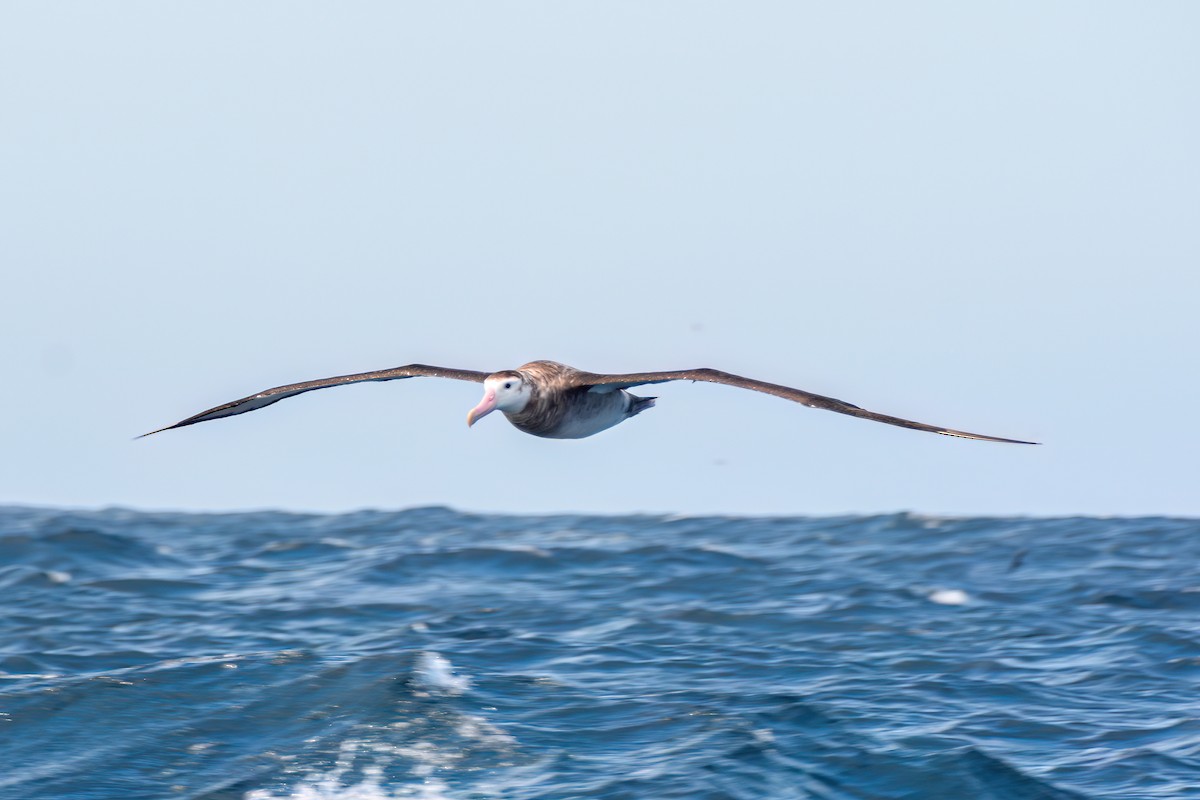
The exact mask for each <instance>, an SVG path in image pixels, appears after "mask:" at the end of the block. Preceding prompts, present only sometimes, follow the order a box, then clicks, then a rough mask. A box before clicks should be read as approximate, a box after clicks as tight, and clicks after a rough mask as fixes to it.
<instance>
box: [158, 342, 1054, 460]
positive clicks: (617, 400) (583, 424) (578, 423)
mask: <svg viewBox="0 0 1200 800" xmlns="http://www.w3.org/2000/svg"><path fill="white" fill-rule="evenodd" d="M405 378H450V379H453V380H458V381H471V382H473V383H482V384H483V399H482V400H480V401H479V405H477V406H475V407H474V408H472V409H471V410H470V411H469V412H468V413H467V425H468V426H471V425H474V424H475V423H476V422H478V421H479V420H481V419H483V418H484V417H486V416H487V415H488V414H491V413H492V412H493V411H499V412H501V413H502V414H504V416H505V417H507V418H508V421H509V422H511V423H512V424H513V427H515V428H516V429H517V430H520V431H524V432H525V433H530V434H533V435H534V436H542V437H545V438H548V439H582V438H584V437H586V436H591V435H593V434H596V433H599V432H600V431H603V430H607V429H609V428H611V427H613V426H614V425H616V424H618V423H620V422H624V421H625V420H627V419H629V418H631V417H635V416H637V415H638V414H640V413H641V412H643V411H645V410H646V409H648V408H651V407H653V406H654V401H655V400H656V399H657V398H654V397H638V396H637V395H634V394H631V393H630V392H629V391H627V390H628V389H631V388H633V387H635V386H645V385H648V384H655V383H666V382H668V381H693V382H695V381H704V382H706V383H720V384H724V385H726V386H736V387H738V388H739V389H750V390H751V391H755V392H763V393H765V394H770V395H774V396H775V397H782V398H783V399H784V400H791V401H792V402H794V403H800V404H801V405H805V406H808V407H810V408H823V409H825V410H827V411H836V412H837V413H839V414H849V415H850V416H852V417H859V418H861V419H869V420H872V421H874V422H883V423H885V424H888V425H898V426H900V427H901V428H911V429H913V430H918V431H928V432H930V433H940V434H942V435H944V436H958V437H960V438H963V439H981V440H983V441H988V442H1007V443H1009V444H1037V442H1026V441H1022V440H1020V439H1004V438H1001V437H999V436H985V435H983V434H981V433H968V432H966V431H958V430H954V429H953V428H942V427H938V426H937V425H927V424H925V423H924V422H913V421H912V420H909V419H901V418H900V417H892V416H888V415H887V414H878V413H876V412H874V411H867V410H866V409H864V408H859V407H858V406H856V405H853V404H851V403H847V402H845V401H843V400H835V399H834V398H832V397H825V396H823V395H819V394H813V393H812V392H806V391H804V390H802V389H793V388H791V387H790V386H781V385H779V384H775V383H767V382H766V381H760V380H755V379H753V378H743V377H741V376H740V375H733V374H731V373H728V372H721V371H720V370H716V369H707V368H704V369H684V370H675V371H668V372H629V373H623V374H618V375H607V374H602V373H598V372H584V371H583V370H578V369H575V368H574V367H568V366H567V365H565V364H559V363H557V362H555V361H531V362H529V363H528V364H525V365H524V366H522V367H520V368H518V369H511V370H501V371H500V372H490V373H489V372H476V371H474V370H467V369H449V368H447V367H431V366H428V365H426V364H409V365H408V366H406V367H395V368H393V369H381V370H376V371H374V372H359V373H355V374H353V375H338V376H336V377H333V378H321V379H319V380H315V381H304V382H303V383H290V384H288V385H286V386H276V387H275V388H273V389H266V390H265V391H261V392H258V393H257V394H252V395H250V396H249V397H243V398H242V399H240V400H234V401H232V402H229V403H223V404H221V405H219V406H216V407H215V408H210V409H208V410H207V411H202V412H200V413H199V414H196V415H195V416H191V417H188V418H187V419H185V420H181V421H179V422H176V423H175V424H174V425H168V426H166V427H165V428H159V429H158V430H155V431H150V433H144V434H142V436H139V437H137V438H139V439H140V438H143V437H145V436H150V435H152V434H155V433H161V432H162V431H168V430H171V429H173V428H182V427H184V426H185V425H195V424H196V423H197V422H208V421H209V420H213V419H221V418H222V417H232V416H234V415H236V414H245V413H246V412H247V411H256V410H258V409H260V408H265V407H266V406H269V405H271V404H272V403H278V402H279V401H280V400H283V399H284V398H287V397H294V396H295V395H298V394H303V393H304V392H311V391H313V390H314V389H327V388H329V387H330V386H345V385H346V384H350V383H363V382H366V381H396V380H403V379H405Z"/></svg>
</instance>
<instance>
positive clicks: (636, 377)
mask: <svg viewBox="0 0 1200 800" xmlns="http://www.w3.org/2000/svg"><path fill="white" fill-rule="evenodd" d="M573 377H574V379H575V380H576V381H577V382H579V383H581V384H583V385H586V386H592V387H596V388H595V389H593V391H596V390H600V391H603V390H604V389H611V390H616V389H628V388H629V387H631V386H642V385H644V384H647V383H666V382H667V381H706V382H708V383H724V384H726V385H728V386H737V387H739V388H741V389H751V390H753V391H756V392H764V393H766V394H773V395H775V396H776V397H782V398H783V399H784V400H791V401H793V402H796V403H801V404H803V405H806V406H809V407H810V408H823V409H825V410H827V411H836V412H838V413H839V414H849V415H850V416H852V417H861V418H862V419H869V420H874V421H875V422H885V423H887V424H888V425H899V426H900V427H901V428H912V429H913V430H917V431H929V432H930V433H940V434H943V435H945V436H959V437H962V438H963V439H982V440H984V441H988V442H1007V443H1009V444H1038V442H1026V441H1022V440H1020V439H1002V438H1000V437H999V436H984V435H983V434H980V433H967V432H966V431H956V430H953V429H951V428H939V427H937V426H936V425H926V424H925V423H923V422H913V421H912V420H909V419H901V418H900V417H890V416H888V415H887V414H876V413H875V412H874V411H867V410H866V409H865V408H859V407H858V406H856V405H853V404H851V403H847V402H844V401H842V400H835V399H834V398H832V397H825V396H823V395H819V394H813V393H811V392H805V391H802V390H800V389H793V388H792V387H790V386H779V385H778V384H774V383H767V382H765V381H756V380H754V379H753V378H743V377H741V376H740V375H731V374H729V373H728V372H721V371H720V370H716V369H684V370H678V371H674V372H630V373H627V374H624V375H601V374H599V373H595V372H580V373H578V374H577V375H575V376H573Z"/></svg>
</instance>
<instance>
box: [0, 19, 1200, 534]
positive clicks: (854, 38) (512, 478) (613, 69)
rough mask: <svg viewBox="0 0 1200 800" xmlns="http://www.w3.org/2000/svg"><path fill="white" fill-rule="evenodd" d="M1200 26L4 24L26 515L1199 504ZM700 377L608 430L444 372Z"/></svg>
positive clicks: (5, 190) (7, 195)
mask: <svg viewBox="0 0 1200 800" xmlns="http://www.w3.org/2000/svg"><path fill="white" fill-rule="evenodd" d="M1198 35H1200V5H1197V4H1195V3H1189V2H1176V3H1169V2H1155V3H1095V2H1060V3H1004V4H990V5H987V4H978V3H953V2H945V3H890V2H877V3H821V4H805V3H795V2H783V3H700V2H687V3H683V2H662V3H506V2H494V3H474V4H460V3H424V4H404V3H390V2H389V3H382V2H379V3H375V2H359V3H323V4H313V3H296V2H273V3H253V4H248V3H232V2H225V3H221V2H204V3H157V2H142V3H119V4H112V3H104V4H99V3H53V2H25V3H18V2H10V3H6V4H4V6H3V9H0V114H2V115H3V123H2V124H0V159H2V173H0V274H2V276H3V292H2V294H0V372H2V374H3V375H4V376H5V390H4V394H3V397H4V401H3V402H4V411H5V413H4V414H3V415H2V416H0V442H2V443H3V449H4V458H3V460H2V462H0V502H11V503H36V504H64V505H83V506H97V505H110V504H121V505H131V506H138V507H148V508H183V509H241V508H263V507H282V508H289V509H313V510H339V509H350V508H359V507H364V506H372V507H384V508H394V507H405V506H412V505H425V504H434V503H445V504H450V505H453V506H456V507H459V508H465V509H477V510H505V511H518V512H523V511H551V510H582V511H606V512H612V511H621V512H625V511H670V512H683V513H700V512H730V513H743V514H775V513H831V512H844V511H858V512H874V511H888V510H897V509H913V510H917V511H922V512H929V513H1028V514H1065V513H1093V514H1111V513H1119V514H1143V513H1164V514H1192V515H1194V514H1200V490H1198V489H1197V485H1198V484H1200V481H1198V478H1200V467H1198V466H1197V464H1198V461H1200V455H1198V452H1200V423H1198V422H1197V406H1198V404H1200V376H1198V370H1197V361H1198V360H1200V359H1198V358H1197V344H1198V342H1200V323H1198V322H1197V312H1196V305H1197V301H1198V299H1200V277H1198V270H1197V267H1198V265H1200V146H1198V143H1200V47H1197V46H1196V42H1197V36H1198ZM536 358H551V359H556V360H560V361H564V362H566V363H570V364H573V365H575V366H578V367H581V368H584V369H590V370H595V371H630V370H643V369H666V368H686V367H695V366H713V367H717V368H721V369H725V370H728V371H731V372H737V373H741V374H746V375H751V376H755V377H761V378H763V379H766V380H770V381H774V382H779V383H786V384H791V385H794V386H799V387H801V388H805V389H809V390H811V391H816V392H820V393H823V394H829V395H833V396H835V397H839V398H842V399H845V400H848V401H850V402H853V403H857V404H859V405H862V406H865V407H867V408H870V409H872V410H877V411H881V412H885V413H891V414H896V415H900V416H907V417H910V418H913V419H918V420H922V421H927V422H931V423H934V424H939V425H948V426H953V427H959V428H965V429H967V430H975V431H980V432H983V433H990V434H995V435H1000V436H1012V437H1017V438H1033V439H1038V440H1042V441H1045V442H1046V445H1045V446H1044V447H1040V448H1032V447H1017V446H1004V445H995V444H987V443H980V442H970V441H961V440H956V439H950V438H946V437H939V436H932V435H927V434H921V433H916V432H913V431H906V430H901V429H896V428H890V427H887V426H882V425H877V424H872V423H868V422H864V421H861V420H856V419H851V418H847V417H841V416H839V415H835V414H830V413H826V412H820V411H814V410H809V409H805V408H802V407H799V406H795V405H792V404H789V403H786V402H783V401H780V400H777V399H775V398H771V397H766V396H762V395H756V394H751V393H747V392H740V391H737V390H734V389H729V388H725V387H717V386H704V385H694V386H693V385H687V384H678V385H668V386H662V387H656V390H655V392H654V394H657V395H658V396H659V397H660V398H661V399H660V401H659V405H658V407H657V408H655V409H654V410H653V411H651V412H648V413H646V414H644V415H642V416H640V417H638V418H637V419H635V420H632V421H630V422H628V423H625V424H623V425H621V426H619V427H617V428H615V429H613V430H611V431H608V432H605V433H603V434H600V435H599V436H596V437H594V438H591V439H585V440H582V441H571V442H559V441H546V440H540V439H536V438H533V437H528V436H525V435H524V434H520V433H518V432H517V431H515V430H514V429H513V428H511V427H510V426H509V425H508V424H507V423H506V422H505V421H504V420H503V419H502V418H500V417H499V416H498V415H497V416H493V417H489V418H488V419H487V420H485V421H483V422H481V423H480V424H479V425H477V426H476V427H475V428H474V429H472V430H468V429H467V427H466V424H465V415H466V412H467V410H468V409H469V408H471V407H472V406H473V405H474V404H475V403H476V402H477V401H478V399H479V394H480V391H479V387H478V386H475V385H471V384H464V383H456V382H441V381H433V380H426V381H420V380H413V381H405V382H398V383H388V384H368V385H362V386H354V387H347V388H342V389H334V390H329V391H325V392H318V393H315V394H309V395H305V396H303V397H299V398H295V399H292V400H288V401H285V402H283V403H280V404H279V405H276V406H273V407H271V408H269V409H266V410H264V411H260V412H256V413H253V414H249V415H245V416H241V417H237V418H234V419H228V420H222V421H218V422H214V423H209V424H205V425H198V426H195V427H192V428H188V429H183V430H179V431H171V432H169V433H166V434H163V435H160V436H156V437H152V438H150V439H146V440H142V441H136V442H134V441H131V437H132V436H134V435H136V434H138V433H142V432H145V431H147V430H150V429H152V428H156V427H159V426H161V425H164V424H167V423H170V422H174V421H176V420H178V419H180V418H182V417H185V416H188V415H190V414H193V413H195V412H198V411H201V410H203V409H205V408H208V407H210V406H212V405H215V404H217V403H220V402H224V401H226V400H230V399H234V398H236V397H240V396H243V395H245V394H249V393H251V392H253V391H257V390H259V389H263V388H266V387H269V386H274V385H277V384H280V383H287V382H291V381H296V380H304V379H309V378H316V377H324V376H327V375H333V374H341V373H345V372H354V371H361V370H368V369H378V368H383V367H389V366H396V365H400V364H406V363H410V362H414V361H417V362H424V363H433V364H444V365H448V366H460V367H467V368H473V369H485V370H492V369H502V368H511V367H514V366H517V365H519V364H521V363H523V362H525V361H528V360H532V359H536Z"/></svg>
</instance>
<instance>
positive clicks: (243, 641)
mask: <svg viewBox="0 0 1200 800" xmlns="http://www.w3.org/2000/svg"><path fill="white" fill-rule="evenodd" d="M1198 565H1200V521H1198V520H1191V519H1167V518H1137V519H1132V518H1124V519H1098V518H1061V519H1023V518H946V517H935V516H922V515H918V514H891V515H884V516H846V517H819V518H818V517H789V518H744V517H679V516H651V515H639V516H583V515H559V516H506V515H491V514H470V513H462V512H458V511H454V510H451V509H447V508H417V509H410V510H405V511H363V512H358V513H351V514H339V515H312V514H293V513H283V512H261V513H239V514H183V513H144V512H137V511H129V510H123V509H107V510H101V511H74V510H62V509H46V508H23V507H4V508H0V598H2V599H3V610H4V613H3V615H2V616H0V757H2V764H3V767H2V768H0V798H5V799H6V800H7V799H9V798H11V799H12V800H39V799H41V798H47V799H49V798H53V799H54V800H74V799H79V800H84V799H85V798H86V799H91V798H95V799H96V800H99V799H101V798H104V799H105V800H109V799H111V798H121V799H122V800H131V799H134V798H193V799H194V800H200V799H203V800H235V799H236V800H276V799H279V800H282V799H283V798H294V799H295V800H334V799H337V800H351V799H352V798H353V799H356V800H378V799H380V798H425V800H444V799H447V798H452V799H455V800H459V799H461V800H466V799H467V798H522V799H524V798H544V799H546V800H550V799H551V798H552V799H553V800H570V798H612V799H613V800H617V799H618V798H620V799H625V798H629V799H630V800H634V799H636V800H642V799H643V798H654V799H656V798H699V799H701V800H719V799H721V800H723V799H724V798H730V799H732V798H739V799H743V798H744V799H745V800H751V799H753V800H763V799H764V798H772V799H774V798H778V799H779V800H784V799H785V798H786V799H787V800H809V799H810V798H811V799H813V800H842V799H843V798H846V799H849V798H855V799H856V800H866V799H868V798H869V799H870V800H875V799H877V798H922V800H928V799H929V798H955V799H959V798H962V799H965V800H1039V799H1040V798H1047V799H1050V798H1053V800H1060V799H1061V800H1066V799H1067V798H1122V800H1127V799H1128V798H1200V691H1198V690H1200V571H1198Z"/></svg>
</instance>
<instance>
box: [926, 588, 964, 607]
mask: <svg viewBox="0 0 1200 800" xmlns="http://www.w3.org/2000/svg"><path fill="white" fill-rule="evenodd" d="M928 599H929V600H931V601H933V602H934V603H940V604H942V605H944V606H965V605H966V604H967V603H969V602H971V595H969V594H967V593H966V592H964V591H963V590H962V589H937V590H935V591H933V592H930V594H929V598H928Z"/></svg>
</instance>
